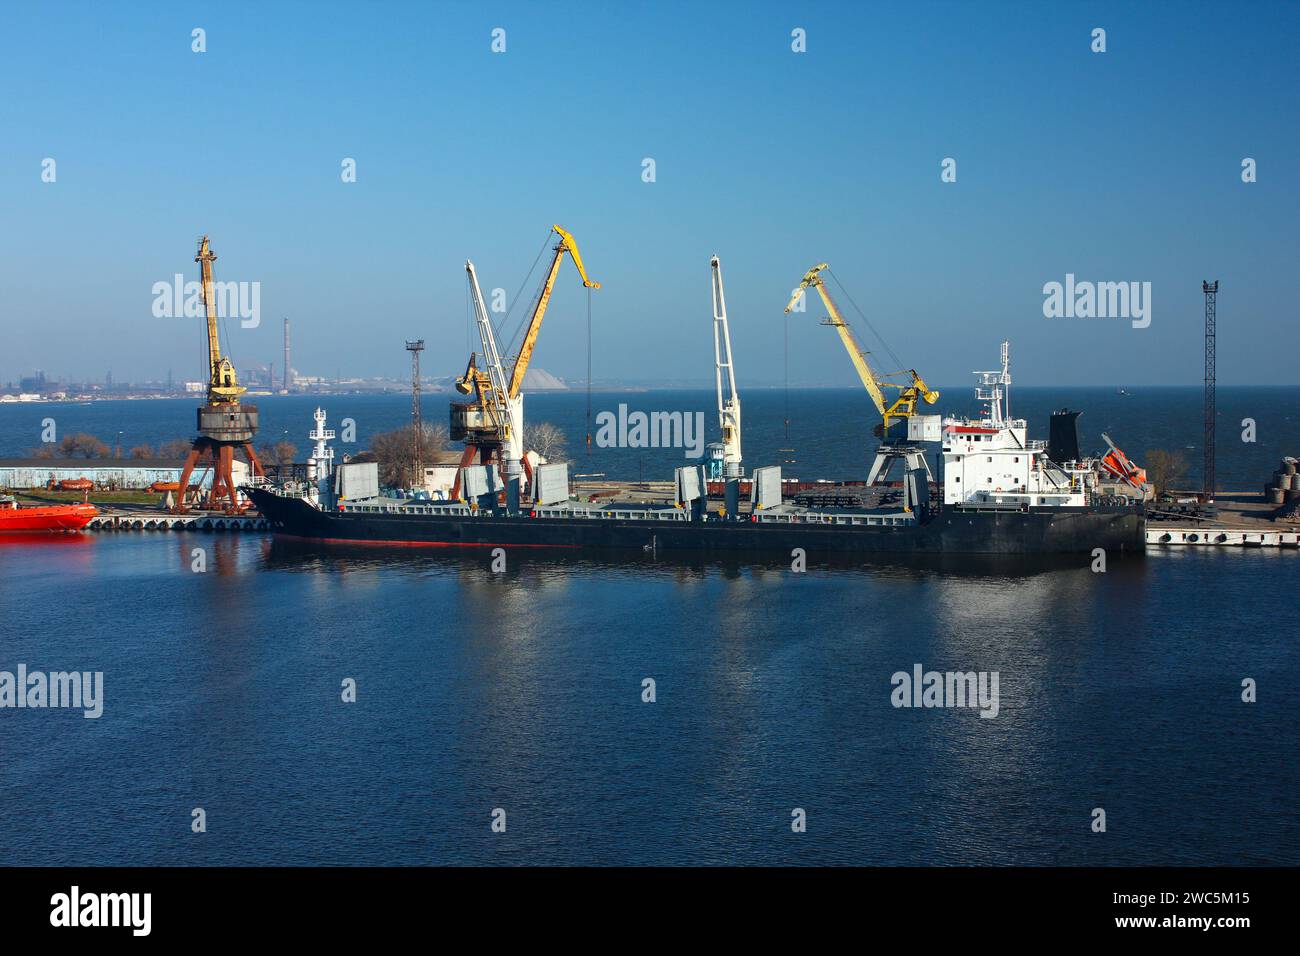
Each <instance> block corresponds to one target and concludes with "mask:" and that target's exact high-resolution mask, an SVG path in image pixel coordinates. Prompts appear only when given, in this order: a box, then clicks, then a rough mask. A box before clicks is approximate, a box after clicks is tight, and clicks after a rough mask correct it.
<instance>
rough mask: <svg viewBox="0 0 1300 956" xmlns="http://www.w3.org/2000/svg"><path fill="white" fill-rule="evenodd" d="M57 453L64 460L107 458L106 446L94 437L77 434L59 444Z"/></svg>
mask: <svg viewBox="0 0 1300 956" xmlns="http://www.w3.org/2000/svg"><path fill="white" fill-rule="evenodd" d="M59 453H60V454H61V455H62V456H63V457H64V458H107V457H108V446H107V445H105V444H104V443H103V442H102V441H100V440H99V439H98V438H96V437H95V436H94V435H90V434H87V433H86V432H77V433H76V434H75V435H67V436H65V437H64V439H63V441H61V442H59Z"/></svg>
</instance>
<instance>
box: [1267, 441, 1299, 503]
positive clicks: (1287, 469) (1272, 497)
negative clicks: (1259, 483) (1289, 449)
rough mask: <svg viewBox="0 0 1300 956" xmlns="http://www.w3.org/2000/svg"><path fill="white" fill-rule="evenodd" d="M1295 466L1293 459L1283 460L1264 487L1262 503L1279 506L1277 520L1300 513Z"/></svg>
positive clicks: (1288, 457)
mask: <svg viewBox="0 0 1300 956" xmlns="http://www.w3.org/2000/svg"><path fill="white" fill-rule="evenodd" d="M1296 464H1297V461H1296V459H1295V458H1292V457H1290V456H1287V457H1286V458H1283V459H1282V461H1281V464H1279V465H1278V469H1277V471H1275V472H1273V480H1272V481H1270V482H1268V483H1267V484H1265V485H1264V501H1265V502H1266V503H1267V504H1271V505H1278V506H1279V508H1278V512H1277V517H1279V518H1282V517H1287V516H1293V515H1294V513H1295V512H1298V511H1300V474H1297V473H1296Z"/></svg>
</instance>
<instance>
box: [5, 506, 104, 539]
mask: <svg viewBox="0 0 1300 956" xmlns="http://www.w3.org/2000/svg"><path fill="white" fill-rule="evenodd" d="M98 514H99V510H98V509H97V508H96V507H95V506H94V505H50V506H48V507H41V508H3V509H0V534H40V533H43V532H61V531H80V530H81V529H82V528H84V527H85V526H86V525H88V524H90V521H91V519H92V518H94V517H95V516H96V515H98Z"/></svg>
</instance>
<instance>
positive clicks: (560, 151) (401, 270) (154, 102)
mask: <svg viewBox="0 0 1300 956" xmlns="http://www.w3.org/2000/svg"><path fill="white" fill-rule="evenodd" d="M194 27H203V28H204V29H205V30H206V31H207V47H208V49H207V52H206V53H203V54H195V53H193V52H191V49H190V45H191V30H192V29H193V28H194ZM494 27H503V28H504V29H505V30H506V40H507V52H506V53H504V54H493V53H492V52H491V50H490V47H489V44H490V40H491V37H490V31H491V30H492V29H493V28H494ZM795 27H802V28H804V29H806V31H807V52H806V53H803V54H795V53H793V52H792V51H791V48H790V44H791V39H790V32H791V30H792V29H794V28H795ZM1094 27H1102V28H1104V29H1105V30H1106V31H1107V52H1105V53H1104V54H1096V53H1093V52H1091V50H1090V43H1091V37H1090V33H1091V31H1092V29H1093V28H1094ZM1298 40H1300V7H1298V6H1297V5H1296V4H1285V5H1284V4H1270V3H1257V4H1250V5H1248V6H1246V5H1241V4H1228V3H1224V4H1205V5H1198V4H1191V3H1169V4H1163V3H1143V4H1128V3H1125V4H1113V5H1111V4H1052V3H1043V2H1039V3H1024V4H1018V3H984V4H978V3H961V4H957V3H945V4H934V5H921V4H890V5H887V6H885V5H870V4H761V3H745V4H741V3H727V2H718V3H710V4H698V3H694V4H670V3H656V4H644V5H642V4H635V5H634V4H630V3H603V4H581V3H569V4H563V5H556V4H520V5H476V4H436V3H435V4H430V3H392V4H370V3H347V4H334V3H328V2H326V3H311V4H308V3H265V4H255V3H225V4H220V5H210V6H206V7H204V6H198V5H185V6H182V5H179V4H174V3H130V4H126V3H121V4H91V3H85V4H57V5H42V6H38V5H34V4H24V5H21V6H20V5H16V4H14V5H7V6H6V7H5V8H4V10H3V12H0V78H3V81H4V88H5V89H6V91H7V94H6V96H5V97H4V99H3V101H2V102H0V220H2V221H3V223H4V228H3V229H0V326H2V328H3V346H2V347H0V381H5V380H9V379H12V378H16V377H17V376H19V375H22V374H29V373H30V372H31V371H32V370H33V369H36V368H42V369H45V370H46V371H47V372H48V373H50V374H54V375H71V376H74V377H81V376H87V377H91V378H94V379H102V377H103V375H104V373H105V372H106V371H107V370H108V369H109V368H110V367H111V368H112V369H113V371H114V374H115V376H116V377H117V378H118V379H119V380H122V379H127V378H144V377H147V376H162V375H165V374H166V370H167V369H168V368H169V367H171V368H174V369H175V374H176V376H177V378H194V377H197V376H198V375H199V373H200V371H201V356H202V352H201V351H200V339H199V331H198V327H197V322H196V321H195V320H188V321H187V320H184V319H158V318H155V317H154V316H153V314H152V312H151V305H152V301H153V296H152V292H151V288H152V286H153V284H154V283H155V282H158V281H170V279H171V277H172V275H173V274H174V273H175V272H177V271H181V272H184V273H186V275H187V277H189V278H193V277H194V276H195V269H196V266H195V264H194V262H193V255H194V242H195V239H196V237H197V236H198V235H200V234H201V233H203V232H206V233H208V234H210V236H211V237H212V245H213V248H214V249H215V250H216V252H217V254H218V256H219V259H218V262H217V264H216V272H217V278H218V279H223V280H243V281H257V282H260V283H261V287H262V325H261V327H259V328H257V329H241V328H237V327H234V328H232V330H231V335H230V341H229V342H228V343H227V345H228V350H229V351H230V352H231V353H233V355H234V358H235V359H236V361H237V362H238V363H239V364H241V365H246V364H249V363H251V362H255V361H260V362H265V361H275V362H276V364H277V369H278V365H279V358H280V352H279V349H280V319H281V317H282V316H289V317H290V318H291V319H292V321H293V328H294V365H295V366H296V367H297V368H298V369H299V370H300V371H302V372H305V373H317V374H328V375H332V374H334V373H335V372H336V371H340V370H341V371H342V372H343V373H344V374H360V375H370V374H382V373H386V374H395V375H397V374H403V372H404V370H405V369H406V367H407V358H408V356H407V354H406V352H405V350H404V348H403V340H404V339H406V338H414V337H417V336H422V337H424V338H425V339H426V341H427V342H428V350H427V351H426V353H425V369H426V370H427V371H429V372H430V373H434V374H440V373H448V372H452V371H459V370H460V369H461V368H463V366H464V362H465V357H466V355H465V353H466V296H465V288H464V278H463V275H464V273H463V263H464V260H465V259H466V258H467V257H469V258H473V259H474V261H475V263H476V265H477V267H478V269H479V273H480V276H481V279H482V283H483V285H484V286H485V287H486V288H491V287H496V286H500V287H503V288H506V289H507V290H509V292H510V293H511V294H513V293H514V291H515V290H516V289H517V288H518V287H519V285H520V283H521V282H522V281H523V278H524V276H525V274H526V273H527V272H528V269H529V267H530V265H531V264H532V263H533V260H534V257H535V256H536V255H537V252H538V249H539V248H540V245H541V243H542V239H543V237H544V235H545V233H546V231H547V229H548V227H549V226H550V224H551V223H553V222H558V223H560V224H562V225H563V226H565V227H566V228H567V229H569V230H570V231H571V232H573V233H574V235H575V236H576V237H577V239H578V241H579V243H580V245H581V248H582V252H583V254H584V257H585V259H586V262H587V266H588V269H589V271H590V273H591V275H592V276H593V277H594V278H596V279H598V280H599V281H600V282H602V283H603V285H604V288H603V289H601V290H600V291H599V292H596V293H594V297H593V321H594V324H595V333H594V339H595V357H594V371H595V375H596V376H597V377H598V378H606V379H613V378H621V379H678V380H682V379H694V380H697V381H701V382H704V381H707V380H709V379H710V378H711V375H712V342H711V328H710V310H709V266H708V261H709V256H710V254H712V253H714V252H716V253H718V254H719V255H720V256H721V257H722V262H723V268H724V271H725V276H726V281H727V294H728V305H729V311H730V313H731V319H732V331H733V338H734V347H735V353H736V364H737V371H738V376H739V378H740V381H741V385H742V387H743V386H744V385H745V384H746V383H752V384H759V383H778V382H780V381H781V380H782V376H783V360H782V333H783V323H784V322H785V321H786V320H785V318H784V317H783V316H782V308H783V306H784V304H785V301H786V299H787V298H788V295H789V291H790V289H791V287H792V286H793V285H794V284H795V283H796V282H797V281H798V279H799V277H800V275H801V274H802V273H803V271H804V270H805V269H807V268H808V267H809V266H810V265H812V264H814V263H816V262H819V261H827V262H829V263H830V264H831V266H832V268H833V269H834V271H835V274H836V275H837V276H838V277H839V279H840V281H842V282H843V283H844V285H845V287H846V288H847V289H848V290H849V292H850V293H851V294H852V296H853V297H854V299H856V301H857V302H858V304H859V305H861V306H862V307H863V309H864V310H865V311H866V312H867V314H868V316H869V317H870V319H871V321H872V323H873V324H874V325H875V326H876V328H878V329H880V330H881V331H882V332H883V333H884V335H885V338H886V339H887V340H888V342H889V345H890V346H891V347H892V348H893V350H894V351H895V352H896V353H898V355H899V356H900V357H901V358H902V359H903V361H905V362H906V363H907V364H909V365H914V366H915V367H916V368H917V369H918V370H920V371H921V372H922V373H923V374H924V375H925V376H926V377H927V378H929V379H931V380H932V381H937V382H941V383H945V384H947V383H954V384H966V383H967V382H968V381H969V378H968V373H969V372H970V371H971V370H972V369H976V368H984V367H987V366H989V365H990V364H991V363H992V362H993V360H994V359H995V357H996V354H997V343H998V341H999V340H1000V339H1002V338H1004V337H1005V338H1010V339H1011V340H1012V343H1013V356H1014V361H1015V371H1016V373H1017V379H1018V380H1019V381H1021V382H1023V383H1025V384H1051V383H1062V384H1104V385H1111V384H1115V385H1118V384H1138V383H1141V384H1182V383H1185V384H1192V383H1195V382H1198V381H1199V380H1200V377H1201V322H1202V302H1203V300H1202V297H1201V294H1200V282H1201V279H1202V278H1218V279H1219V280H1220V282H1221V287H1220V288H1221V293H1220V298H1219V316H1220V344H1219V376H1220V381H1222V382H1225V383H1237V384H1250V383H1256V382H1262V383H1271V384H1294V383H1296V382H1297V381H1300V372H1298V369H1300V330H1298V328H1297V321H1296V318H1297V315H1296V312H1297V309H1296V301H1297V300H1296V285H1297V278H1296V263H1297V259H1298V256H1297V253H1300V240H1298V239H1297V229H1296V223H1297V220H1298V218H1300V216H1298V214H1300V202H1298V199H1300V187H1298V186H1297V169H1296V167H1297V162H1298V161H1300V150H1298V149H1297V146H1298V145H1300V133H1298V132H1297V123H1296V117H1297V116H1300V109H1298V107H1300V102H1297V101H1298V100H1300V82H1297V79H1298V76H1297V73H1298V72H1300V71H1298V69H1297V66H1296V63H1297V59H1298V58H1297V56H1296V53H1295V51H1296V48H1297V41H1298ZM45 157H53V158H54V159H55V160H56V162H57V164H58V165H57V175H58V179H57V182H55V183H52V184H51V183H42V182H41V179H40V173H41V161H42V159H43V158H45ZM344 157H353V158H355V159H356V161H357V172H358V177H357V178H358V181H357V182H356V183H350V184H345V183H343V182H341V180H340V175H339V174H340V163H341V161H342V159H343V158H344ZM645 157H652V158H653V159H654V160H655V163H656V173H657V181H656V182H654V183H645V182H643V181H642V178H641V171H642V165H641V164H642V159H643V158H645ZM945 157H953V158H955V159H956V161H957V182H955V183H942V182H941V181H940V175H939V174H940V163H941V161H942V160H943V159H944V158H945ZM1243 157H1251V158H1254V159H1255V160H1256V161H1257V164H1258V181H1257V182H1255V183H1252V184H1245V183H1243V182H1242V181H1241V175H1240V173H1241V161H1242V158H1243ZM565 269H566V272H565V274H564V275H563V276H562V277H561V279H560V282H559V285H558V287H557V292H556V295H555V298H554V300H553V305H552V308H551V312H550V313H549V315H548V319H547V324H546V327H545V329H544V330H543V333H542V337H541V342H540V345H539V349H538V352H537V356H536V362H537V364H539V365H540V366H542V367H544V368H546V369H548V370H550V371H552V372H555V373H556V374H559V375H561V376H564V377H568V378H577V377H581V376H582V374H583V373H584V370H585V366H586V335H585V309H586V295H585V293H584V292H583V291H582V289H581V288H580V286H579V283H578V280H577V276H576V273H575V272H573V271H572V270H571V269H570V267H568V266H566V267H565ZM1066 273H1074V274H1075V275H1076V276H1077V277H1078V278H1079V279H1081V280H1083V279H1088V280H1093V281H1149V282H1151V283H1152V323H1151V326H1150V327H1149V328H1146V329H1134V328H1132V327H1131V325H1130V323H1129V322H1127V321H1124V320H1099V319H1093V320H1083V319H1047V318H1045V317H1044V316H1043V313H1042V304H1043V293H1042V287H1043V284H1044V283H1046V282H1050V281H1063V280H1064V278H1065V275H1066ZM534 278H537V277H536V276H535V277H534ZM532 285H533V283H532V282H530V283H529V289H528V292H527V293H526V294H530V293H531V291H532V288H531V287H532ZM842 304H844V305H846V308H847V304H846V303H842ZM523 305H526V303H523ZM521 308H522V305H521ZM820 315H821V309H820V306H816V307H814V308H811V309H810V311H809V313H808V314H807V315H804V316H802V317H800V318H799V319H798V320H796V324H795V325H793V326H792V327H791V336H790V341H791V347H790V352H791V357H790V375H791V379H792V381H795V382H799V383H813V382H825V383H829V384H837V385H842V384H849V383H851V382H852V381H853V375H852V370H851V367H850V365H849V363H848V360H847V358H846V357H845V356H844V355H843V354H842V352H841V351H840V346H839V344H838V342H837V340H836V337H835V336H834V334H833V333H832V332H831V331H830V330H829V329H825V328H822V327H819V326H818V325H817V324H816V318H818V317H820ZM849 318H850V319H851V320H852V319H853V318H854V316H853V315H852V314H851V313H850V315H849ZM862 337H863V339H864V343H865V344H867V345H868V347H872V346H874V345H875V342H874V340H873V339H872V337H871V336H870V335H869V334H868V333H867V332H866V330H865V329H863V330H862ZM880 364H881V365H882V367H884V366H888V365H889V364H890V363H889V362H888V361H887V360H884V359H882V360H881V361H880ZM882 370H885V371H892V370H893V369H892V368H882Z"/></svg>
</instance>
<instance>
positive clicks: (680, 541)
mask: <svg viewBox="0 0 1300 956" xmlns="http://www.w3.org/2000/svg"><path fill="white" fill-rule="evenodd" d="M1007 355H1008V352H1007V346H1006V343H1003V347H1002V368H1001V370H999V371H995V372H981V373H978V374H979V376H980V385H979V387H977V390H976V395H977V397H978V398H980V399H981V400H983V401H985V402H987V409H986V413H985V414H984V415H983V416H982V417H980V418H976V419H948V420H946V421H944V422H943V428H942V442H943V453H942V459H941V461H942V468H943V474H942V477H941V480H940V482H939V484H938V486H937V490H938V492H939V500H936V501H933V502H932V500H931V496H930V489H931V479H930V474H929V465H928V464H927V463H926V462H925V459H924V455H922V454H921V453H920V450H919V448H917V447H915V446H907V447H906V448H904V447H903V446H899V445H891V444H888V443H887V444H885V445H882V448H881V451H880V452H879V453H878V454H879V455H880V458H878V460H877V466H876V468H874V469H873V471H872V476H871V479H869V482H871V481H874V480H875V479H876V477H877V475H878V473H879V471H880V468H881V462H882V461H886V460H887V459H889V457H890V456H892V457H893V458H903V459H905V460H906V461H907V462H908V464H907V468H906V473H905V475H904V482H903V485H904V499H905V503H904V506H903V507H900V508H898V509H895V510H883V509H880V508H870V507H858V508H852V507H850V508H813V507H805V506H800V505H796V504H792V503H790V502H788V501H786V500H785V499H784V496H783V494H782V480H781V477H780V469H779V468H775V467H773V468H759V469H756V470H755V472H754V475H753V479H752V481H751V482H750V483H751V486H752V493H751V501H750V508H749V510H748V511H744V510H742V508H741V507H740V505H739V501H738V497H739V488H740V479H739V478H732V479H728V481H727V485H728V494H727V496H726V497H727V505H726V507H724V508H723V509H722V511H721V512H717V511H715V512H710V511H709V510H708V507H707V496H706V486H707V483H706V482H705V480H704V476H703V474H702V470H701V471H696V470H694V469H689V468H682V469H678V475H677V478H678V482H677V492H676V503H675V504H671V505H669V504H664V505H647V504H630V503H618V502H613V503H609V504H605V505H603V506H599V507H597V506H585V505H582V504H578V503H575V502H573V501H572V500H571V495H570V485H569V482H568V473H567V470H566V469H565V466H564V465H556V466H548V465H542V466H541V469H540V472H539V474H537V475H532V476H531V477H532V478H533V479H535V480H534V481H533V484H534V485H535V487H534V488H532V489H531V492H532V494H533V495H534V498H535V500H536V501H537V502H538V503H537V504H534V505H532V506H529V505H526V504H525V505H523V506H522V507H521V506H520V505H519V504H518V503H517V500H518V492H517V486H509V487H510V488H511V491H510V493H509V494H508V495H505V496H503V495H501V494H499V493H498V491H497V489H498V488H500V487H501V485H500V484H499V479H498V477H497V473H496V469H495V468H493V467H491V466H489V465H480V466H474V467H472V468H465V469H462V470H461V471H460V472H459V475H460V476H461V477H462V478H463V479H464V480H465V484H462V483H461V482H460V481H458V482H457V483H456V486H455V487H456V489H457V491H458V493H463V496H464V497H465V498H466V499H467V500H466V501H455V502H451V501H446V502H444V501H430V500H428V499H427V498H425V499H423V500H415V499H396V498H385V497H381V496H380V493H379V485H378V480H377V473H376V471H375V469H376V467H377V466H376V465H375V464H374V463H373V462H372V463H367V464H365V465H358V464H344V465H342V466H340V467H339V468H337V469H336V468H335V467H334V465H333V452H332V450H331V449H330V448H329V447H328V446H327V444H326V439H327V438H329V437H331V436H332V434H333V433H332V432H329V431H327V430H326V429H325V427H324V422H325V413H324V412H323V411H322V410H321V409H317V410H316V431H315V432H313V433H312V434H311V436H310V437H311V438H312V439H314V440H315V441H316V451H315V453H314V454H313V457H312V460H311V464H310V465H309V476H310V477H309V479H308V480H307V481H306V482H303V483H302V484H301V485H299V484H296V483H293V482H287V483H281V484H275V483H271V482H267V481H265V480H261V479H259V480H255V481H254V482H253V483H252V484H251V485H250V486H248V487H246V488H245V489H244V491H245V493H246V494H247V495H249V497H250V498H251V499H252V501H253V503H254V504H255V505H256V506H257V509H258V510H259V511H260V512H261V513H262V515H263V516H264V517H266V519H267V520H268V521H269V522H270V523H271V525H272V526H273V527H274V529H275V530H276V531H277V532H278V533H280V534H284V535H291V536H293V537H296V538H306V539H314V540H318V541H334V542H345V543H352V544H361V543H372V544H390V545H422V546H432V547H440V546H441V547H485V548H486V547H505V548H521V547H526V548H585V549H590V550H619V549H622V550H644V551H665V552H669V551H697V552H751V553H762V552H766V553H769V554H774V553H781V554H784V555H788V554H789V553H790V552H791V551H792V550H793V549H795V548H803V549H804V550H805V551H806V552H807V553H808V554H809V555H815V554H818V553H820V554H832V553H833V554H840V555H843V554H852V553H855V552H856V553H870V552H894V553H914V554H916V553H921V554H939V553H948V554H1003V555H1005V554H1066V553H1080V552H1082V553H1089V552H1092V551H1094V550H1095V549H1098V548H1101V549H1103V550H1105V551H1106V552H1107V553H1125V552H1128V553H1141V552H1142V551H1144V550H1145V547H1146V540H1145V539H1146V534H1145V531H1146V517H1145V506H1144V502H1143V500H1142V494H1141V491H1142V489H1140V488H1137V487H1136V486H1135V487H1134V491H1135V492H1138V493H1136V494H1134V495H1114V494H1112V495H1106V494H1103V493H1101V490H1100V487H1101V486H1100V483H1099V480H1098V474H1099V473H1098V471H1097V469H1096V468H1095V464H1094V463H1093V462H1091V461H1088V460H1084V461H1078V460H1074V459H1077V458H1078V450H1077V437H1076V436H1074V435H1073V425H1074V419H1073V418H1069V420H1068V422H1066V423H1065V424H1067V425H1068V426H1069V427H1068V428H1066V429H1064V430H1065V431H1069V432H1071V437H1072V438H1074V439H1075V440H1073V441H1072V442H1063V441H1062V440H1061V439H1062V435H1061V434H1054V435H1053V439H1054V442H1055V447H1054V448H1053V449H1052V454H1051V455H1049V449H1048V445H1047V444H1046V443H1044V442H1036V441H1031V440H1029V438H1028V435H1027V426H1026V423H1025V421H1024V420H1023V419H1015V418H1011V417H1010V415H1009V414H1008V413H1007V411H1006V388H1007V386H1008V385H1009V383H1010V381H1011V378H1010V372H1009V369H1008V358H1007ZM932 417H933V419H934V421H933V422H931V423H929V424H931V425H932V426H933V428H934V430H935V431H936V432H937V431H939V421H938V416H932ZM1054 421H1055V420H1054ZM1060 424H1061V423H1059V422H1057V423H1056V424H1054V432H1059V431H1062V429H1061V428H1058V427H1057V425H1060ZM923 440H925V439H923ZM364 469H369V470H368V471H364V473H363V470H364ZM548 469H549V470H548ZM352 470H358V474H360V475H361V478H362V480H360V481H358V482H355V483H354V482H350V481H349V480H348V478H349V476H350V475H351V474H352V473H353V471H352ZM888 470H889V469H888V465H887V464H886V465H885V466H884V473H885V475H886V476H887V474H888ZM692 472H695V473H694V474H692ZM687 478H689V479H690V480H689V481H687V480H686V479H687ZM470 479H473V482H472V484H473V485H474V490H472V491H470V490H467V489H468V487H469V484H470V483H471V482H470ZM506 498H508V499H510V501H511V503H510V504H506V503H505V500H503V499H506ZM471 502H472V503H471Z"/></svg>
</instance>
